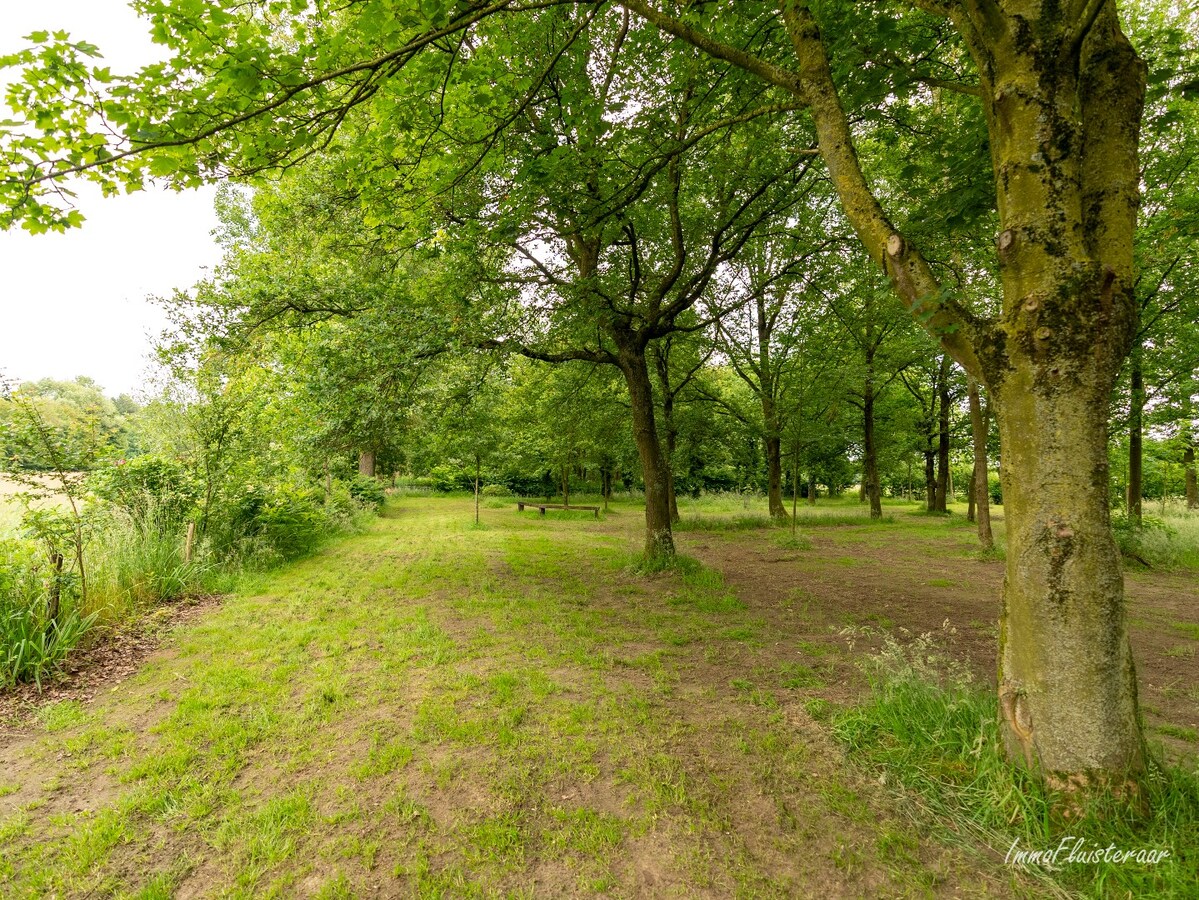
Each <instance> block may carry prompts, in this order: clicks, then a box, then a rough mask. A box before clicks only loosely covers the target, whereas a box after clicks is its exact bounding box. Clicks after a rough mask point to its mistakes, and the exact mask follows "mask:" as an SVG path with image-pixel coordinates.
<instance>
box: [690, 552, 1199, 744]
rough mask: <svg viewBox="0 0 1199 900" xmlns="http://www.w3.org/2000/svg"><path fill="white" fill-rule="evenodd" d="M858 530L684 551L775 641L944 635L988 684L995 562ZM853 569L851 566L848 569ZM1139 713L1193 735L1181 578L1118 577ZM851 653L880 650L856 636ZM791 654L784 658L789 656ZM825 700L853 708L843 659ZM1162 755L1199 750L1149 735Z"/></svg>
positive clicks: (1185, 587) (1185, 580)
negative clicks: (801, 544) (783, 544)
mask: <svg viewBox="0 0 1199 900" xmlns="http://www.w3.org/2000/svg"><path fill="white" fill-rule="evenodd" d="M857 530H858V529H852V530H851V529H836V530H833V529H828V530H826V531H817V530H815V529H813V530H810V531H809V532H808V534H809V535H810V536H811V539H812V549H811V550H805V551H798V552H794V553H791V554H789V555H788V554H781V553H780V552H779V550H778V548H777V547H774V546H773V545H771V544H770V543H769V542H768V541H767V540H766V539H764V538H763V536H762V535H761V534H754V533H741V534H736V535H732V536H729V535H725V534H718V533H710V534H699V535H694V536H691V535H687V536H685V537H684V540H685V546H684V547H683V549H684V551H685V552H687V553H691V554H693V555H695V556H696V557H698V558H699V559H700V560H702V561H703V562H704V564H705V565H708V566H711V567H712V568H714V569H717V570H719V571H720V572H721V573H722V574H723V575H724V578H725V581H726V583H728V584H729V586H730V587H732V588H734V589H735V590H736V592H737V596H738V597H740V598H741V599H742V600H743V601H745V602H746V603H747V604H748V605H749V608H750V610H751V612H752V613H753V614H754V615H755V616H758V617H760V618H762V619H765V620H766V622H767V623H768V629H769V631H770V632H771V633H772V634H774V635H777V636H779V638H782V639H788V638H789V639H797V638H798V639H803V640H808V641H811V642H814V643H824V644H830V645H835V646H837V647H838V648H840V649H845V647H846V646H847V638H845V637H842V636H839V635H838V634H837V632H838V631H839V630H841V629H844V628H846V626H855V625H871V626H874V627H875V628H877V629H880V630H882V631H888V632H891V633H893V634H896V635H897V636H898V637H900V638H901V639H902V637H903V635H904V631H903V630H904V629H906V631H907V632H908V633H909V634H911V635H913V636H914V635H919V634H924V633H927V632H933V633H938V632H942V630H943V626H944V625H945V623H948V624H949V626H951V628H952V631H949V632H947V634H948V636H949V639H948V641H947V643H948V648H947V649H949V650H950V652H951V653H953V655H954V656H955V657H956V658H957V659H958V661H960V662H961V663H963V664H965V665H968V666H969V667H970V669H971V671H973V672H974V674H975V675H976V676H977V677H978V678H979V679H980V680H981V681H982V682H983V683H989V682H990V680H991V679H993V678H994V674H995V665H996V662H995V659H996V653H997V646H998V645H997V641H998V623H999V608H1000V596H1001V592H1002V589H1003V568H1004V565H1003V563H1002V562H1001V561H996V560H983V559H977V558H971V557H967V556H964V555H962V552H961V545H960V544H959V543H957V542H956V541H955V538H957V537H959V535H957V534H956V533H948V534H946V536H945V537H944V538H943V539H940V540H935V541H931V542H930V541H929V540H928V539H922V540H921V541H919V542H906V541H899V540H896V541H893V542H888V543H885V544H875V543H872V542H869V541H862V540H854V539H853V538H854V535H853V534H852V531H857ZM851 561H852V565H849V564H848V563H849V562H851ZM1125 592H1126V596H1127V598H1128V616H1129V622H1130V635H1131V640H1132V645H1133V654H1134V657H1135V659H1136V663H1137V676H1138V681H1139V695H1140V700H1141V708H1142V710H1143V711H1144V712H1145V715H1146V721H1147V723H1148V724H1149V725H1150V726H1151V727H1152V726H1155V725H1161V724H1168V725H1172V726H1176V727H1178V726H1181V727H1183V728H1189V729H1199V662H1197V654H1199V640H1196V639H1195V634H1196V628H1197V627H1199V579H1196V578H1194V577H1193V576H1192V575H1189V574H1174V573H1158V572H1151V573H1130V574H1129V575H1128V576H1127V577H1126V579H1125ZM855 640H856V646H855V651H861V650H863V649H866V650H870V649H874V648H876V647H877V646H878V643H879V642H878V641H877V640H871V639H870V638H869V637H867V638H856V639H855ZM788 655H790V654H788ZM836 671H837V679H836V680H835V681H834V680H833V679H829V681H830V688H829V689H828V690H827V691H822V692H821V693H822V694H823V695H824V696H827V698H828V699H830V700H833V701H836V702H846V701H849V702H852V700H853V699H854V698H855V696H857V695H859V694H860V692H861V690H862V689H863V680H862V678H861V677H860V674H859V673H858V672H857V671H856V668H855V667H854V666H853V665H851V664H849V662H848V660H846V659H840V660H839V661H838V662H837V663H836ZM1153 737H1154V738H1155V739H1159V738H1160V739H1161V741H1162V742H1163V744H1164V745H1165V746H1166V748H1167V750H1168V751H1170V752H1171V753H1175V754H1182V755H1187V754H1193V753H1194V752H1195V751H1196V750H1197V749H1199V747H1197V746H1196V745H1195V744H1194V743H1190V742H1187V741H1185V740H1179V739H1177V738H1174V737H1172V736H1170V735H1167V734H1155V735H1153Z"/></svg>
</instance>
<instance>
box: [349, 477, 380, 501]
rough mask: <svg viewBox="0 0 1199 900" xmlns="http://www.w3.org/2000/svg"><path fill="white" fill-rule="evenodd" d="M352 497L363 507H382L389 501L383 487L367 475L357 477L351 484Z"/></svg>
mask: <svg viewBox="0 0 1199 900" xmlns="http://www.w3.org/2000/svg"><path fill="white" fill-rule="evenodd" d="M349 489H350V496H351V497H353V498H354V499H355V500H357V501H358V502H359V503H361V504H362V505H363V506H372V507H374V508H375V509H378V508H379V507H381V506H382V505H383V503H384V501H386V500H387V492H386V491H384V490H383V485H381V484H379V482H378V481H376V480H375V479H374V478H371V477H369V476H367V475H357V476H355V477H354V480H353V481H351V482H350V483H349Z"/></svg>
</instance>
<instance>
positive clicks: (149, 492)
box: [88, 456, 200, 527]
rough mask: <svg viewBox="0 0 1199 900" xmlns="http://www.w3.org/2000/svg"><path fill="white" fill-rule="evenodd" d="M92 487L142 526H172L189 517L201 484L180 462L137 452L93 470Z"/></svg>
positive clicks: (94, 491) (91, 476)
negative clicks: (125, 458)
mask: <svg viewBox="0 0 1199 900" xmlns="http://www.w3.org/2000/svg"><path fill="white" fill-rule="evenodd" d="M88 487H89V488H90V489H91V491H92V493H94V494H95V495H96V496H98V497H100V498H102V499H104V500H107V501H108V502H110V503H112V504H113V505H114V506H117V507H119V508H121V509H122V510H124V511H125V512H126V513H128V514H129V516H130V517H131V518H132V519H133V522H134V524H136V525H138V526H139V527H140V526H142V525H149V524H151V520H153V525H154V526H155V527H161V526H165V527H169V526H171V525H175V524H179V523H181V522H183V521H185V520H186V519H187V517H188V516H189V515H190V513H191V512H192V510H193V509H194V508H195V505H196V501H197V500H198V499H199V496H200V488H199V485H198V484H196V481H195V479H194V478H193V477H192V476H191V473H189V472H188V470H187V468H186V467H185V466H184V465H183V464H182V463H179V462H176V461H174V460H170V459H166V458H164V457H161V456H137V457H134V458H133V459H129V460H121V461H120V462H118V463H116V464H115V465H111V466H107V467H105V468H103V469H98V470H96V471H95V472H93V473H92V474H91V475H90V476H89V478H88Z"/></svg>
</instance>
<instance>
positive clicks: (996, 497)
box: [987, 475, 1003, 506]
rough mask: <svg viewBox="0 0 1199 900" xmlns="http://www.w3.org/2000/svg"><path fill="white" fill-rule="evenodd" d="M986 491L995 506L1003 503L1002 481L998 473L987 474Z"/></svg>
mask: <svg viewBox="0 0 1199 900" xmlns="http://www.w3.org/2000/svg"><path fill="white" fill-rule="evenodd" d="M987 493H988V494H990V495H991V502H992V503H994V504H995V505H997V506H1001V505H1002V504H1003V482H1002V481H1001V480H1000V478H999V476H998V475H988V476H987Z"/></svg>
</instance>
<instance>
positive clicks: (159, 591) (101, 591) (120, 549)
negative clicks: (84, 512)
mask: <svg viewBox="0 0 1199 900" xmlns="http://www.w3.org/2000/svg"><path fill="white" fill-rule="evenodd" d="M185 534H186V530H185V526H184V525H183V524H182V523H178V522H170V521H162V520H159V519H156V518H155V517H153V516H151V517H149V518H148V519H147V520H146V521H145V522H142V523H140V524H139V523H137V522H135V521H134V520H133V519H132V518H131V517H130V516H128V515H126V514H124V513H121V512H119V511H115V510H110V511H108V513H107V515H106V516H105V517H104V521H103V522H102V524H100V525H99V527H97V528H96V530H95V531H94V533H93V538H92V540H91V541H90V542H89V546H88V554H89V557H90V558H91V559H92V560H93V563H92V571H91V585H90V593H89V596H88V606H89V608H90V609H91V611H93V612H96V613H98V614H99V615H100V616H101V618H102V619H104V620H105V621H110V622H111V621H118V620H120V619H124V618H127V617H128V616H130V615H132V614H133V613H135V612H137V611H138V610H142V609H145V608H146V607H148V606H151V605H152V604H154V603H160V602H169V601H172V600H177V599H179V598H180V597H182V596H184V595H186V594H188V593H193V592H196V591H199V590H200V589H201V587H202V584H203V577H204V574H205V572H206V571H207V570H209V569H211V568H212V562H211V560H204V561H201V560H200V559H199V557H198V556H197V557H194V558H193V560H192V561H191V562H188V561H186V560H185V559H184V556H185V549H184V542H185Z"/></svg>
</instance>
